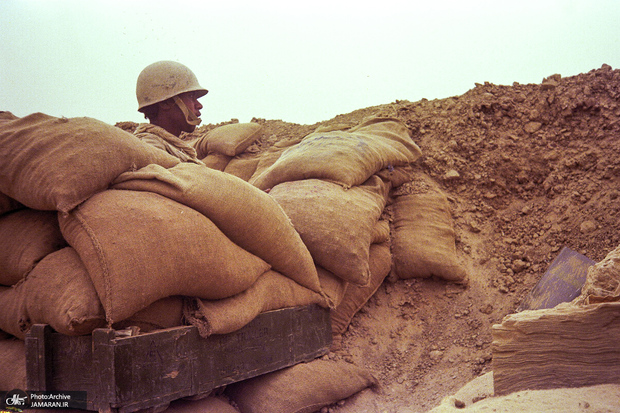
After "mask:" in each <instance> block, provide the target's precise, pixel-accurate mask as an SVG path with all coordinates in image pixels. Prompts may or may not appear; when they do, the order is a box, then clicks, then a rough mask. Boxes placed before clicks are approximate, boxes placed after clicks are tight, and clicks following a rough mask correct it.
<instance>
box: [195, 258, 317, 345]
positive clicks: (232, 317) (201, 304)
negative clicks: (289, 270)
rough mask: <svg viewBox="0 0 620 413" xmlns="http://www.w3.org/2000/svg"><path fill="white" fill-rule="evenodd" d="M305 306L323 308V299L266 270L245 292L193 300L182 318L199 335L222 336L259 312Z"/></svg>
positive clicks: (248, 320) (241, 325) (238, 327)
mask: <svg viewBox="0 0 620 413" xmlns="http://www.w3.org/2000/svg"><path fill="white" fill-rule="evenodd" d="M307 304H320V305H323V306H327V303H326V302H325V298H324V297H323V296H322V295H321V294H318V293H315V292H314V291H311V290H309V289H308V288H305V287H302V286H301V285H299V284H297V283H296V282H294V281H292V280H291V279H289V278H288V277H285V276H283V275H282V274H280V273H278V272H276V271H273V270H271V271H267V272H266V273H265V274H263V275H261V277H260V278H258V280H256V282H255V283H254V285H252V286H251V287H250V288H248V289H247V290H245V291H243V292H241V293H239V294H237V295H235V296H234V297H230V298H226V299H223V300H199V299H193V300H191V301H190V302H189V303H188V306H187V308H186V313H185V319H186V320H187V321H188V322H189V323H190V324H193V325H195V326H196V327H198V330H199V331H200V335H201V336H203V337H207V336H209V335H211V334H226V333H230V332H233V331H236V330H239V329H240V328H241V327H243V326H245V325H247V324H248V323H249V322H250V321H252V320H253V319H254V318H255V317H256V316H257V315H259V314H260V313H263V312H266V311H271V310H279V309H281V308H289V307H296V306H301V305H307Z"/></svg>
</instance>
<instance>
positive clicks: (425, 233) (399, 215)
mask: <svg viewBox="0 0 620 413" xmlns="http://www.w3.org/2000/svg"><path fill="white" fill-rule="evenodd" d="M393 195H394V204H393V232H392V254H393V256H394V258H393V261H394V272H395V273H396V275H397V276H398V277H399V278H402V279H408V278H428V277H431V276H435V277H438V278H442V279H445V280H449V281H455V282H463V281H464V280H465V279H466V275H467V274H466V270H465V268H464V267H463V266H462V264H461V263H460V262H459V261H458V258H457V255H456V241H455V234H454V227H453V220H452V215H451V212H450V205H449V201H448V198H447V197H446V195H445V194H444V193H443V191H441V189H440V188H439V187H438V185H437V184H436V183H435V182H434V181H433V180H432V179H430V178H429V177H428V176H426V175H424V174H421V173H418V174H416V175H415V177H414V178H413V180H412V181H410V182H408V183H406V184H404V185H402V186H401V187H399V189H398V190H397V191H394V192H393Z"/></svg>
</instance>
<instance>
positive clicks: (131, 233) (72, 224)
mask: <svg viewBox="0 0 620 413" xmlns="http://www.w3.org/2000/svg"><path fill="white" fill-rule="evenodd" d="M205 169H206V168H205ZM59 222H60V229H61V231H62V233H63V236H64V237H65V239H66V240H67V242H68V243H69V244H70V245H71V246H72V247H73V248H75V250H76V251H77V252H78V254H79V255H80V258H81V259H82V261H83V262H84V265H85V266H86V268H87V269H88V273H89V274H90V277H91V280H92V281H93V284H94V285H95V289H96V290H97V295H98V296H99V299H100V300H101V302H102V304H103V308H104V310H105V313H106V317H107V321H108V323H110V324H113V323H115V322H118V321H121V320H124V319H126V318H128V317H130V316H132V315H133V314H135V313H136V312H138V311H140V310H142V309H144V308H146V307H147V306H148V305H149V304H151V303H153V302H155V301H157V300H159V299H161V298H164V297H169V296H172V295H188V296H196V297H200V298H205V299H221V298H226V297H230V296H232V295H235V294H238V293H240V292H241V291H244V290H245V289H247V288H248V287H250V286H251V285H252V284H253V283H254V281H256V279H257V278H258V277H259V276H260V275H261V274H263V273H264V272H265V271H267V270H268V269H269V268H270V267H269V265H268V264H267V263H265V262H264V261H263V260H261V259H260V258H258V257H256V256H254V255H252V254H251V253H249V252H247V251H245V250H244V249H242V248H240V247H239V246H237V245H236V244H234V243H233V242H232V241H231V240H230V239H228V238H227V237H226V236H225V235H224V234H223V233H222V231H220V230H219V229H218V228H217V227H216V226H215V224H214V223H213V222H212V221H211V220H209V219H208V218H207V217H205V216H204V215H202V214H201V213H200V212H198V211H195V210H193V209H192V208H189V207H187V206H185V205H182V204H180V203H178V202H176V201H173V200H171V199H168V198H166V197H163V196H161V195H158V194H154V193H150V192H138V191H128V190H107V191H103V192H100V193H98V194H96V195H94V196H93V197H91V198H90V199H88V200H87V201H86V202H84V203H83V204H81V205H80V206H79V207H78V208H76V209H74V210H73V211H71V212H70V213H69V214H59Z"/></svg>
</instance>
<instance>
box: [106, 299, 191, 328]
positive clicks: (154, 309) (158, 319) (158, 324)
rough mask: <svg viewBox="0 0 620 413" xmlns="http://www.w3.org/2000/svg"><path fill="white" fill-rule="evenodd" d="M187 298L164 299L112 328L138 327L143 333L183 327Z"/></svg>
mask: <svg viewBox="0 0 620 413" xmlns="http://www.w3.org/2000/svg"><path fill="white" fill-rule="evenodd" d="M185 300H186V297H183V296H180V295H173V296H171V297H164V298H161V299H159V300H157V301H155V302H154V303H153V304H150V305H149V306H147V307H146V308H144V309H142V310H140V311H138V312H137V313H135V314H134V315H132V316H131V317H129V318H126V319H124V320H122V321H119V322H117V323H114V324H113V325H112V328H114V329H117V330H122V329H124V328H128V327H131V326H135V327H138V328H139V329H140V332H141V333H148V332H149V331H154V330H160V329H163V328H170V327H177V326H181V325H183V308H184V303H185Z"/></svg>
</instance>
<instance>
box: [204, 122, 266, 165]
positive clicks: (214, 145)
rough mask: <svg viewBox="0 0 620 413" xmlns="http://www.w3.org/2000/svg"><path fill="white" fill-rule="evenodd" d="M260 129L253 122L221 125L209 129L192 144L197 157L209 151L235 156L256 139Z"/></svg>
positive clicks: (259, 126) (205, 154) (260, 127)
mask: <svg viewBox="0 0 620 413" xmlns="http://www.w3.org/2000/svg"><path fill="white" fill-rule="evenodd" d="M261 129H262V126H261V125H259V124H258V123H253V122H249V123H233V124H230V125H223V126H219V127H217V128H215V129H212V130H210V131H209V132H207V133H206V134H205V135H204V136H202V137H201V138H198V139H197V140H195V141H193V142H192V144H193V146H194V148H195V149H196V153H197V154H198V157H199V158H204V157H205V156H207V155H208V154H210V153H220V154H223V155H227V156H237V155H239V154H240V153H241V152H243V151H245V150H246V149H247V148H248V147H249V146H250V145H251V144H252V143H254V141H255V140H256V139H258V137H259V135H258V132H259V131H260V130H261Z"/></svg>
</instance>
